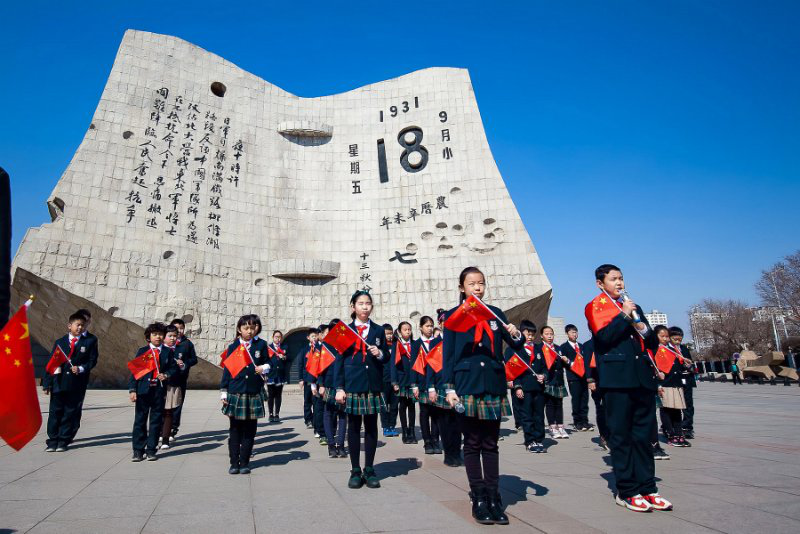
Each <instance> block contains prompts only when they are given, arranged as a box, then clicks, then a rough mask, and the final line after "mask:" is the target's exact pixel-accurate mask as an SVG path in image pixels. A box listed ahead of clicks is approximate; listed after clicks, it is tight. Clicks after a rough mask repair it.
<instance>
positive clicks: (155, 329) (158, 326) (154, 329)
mask: <svg viewBox="0 0 800 534" xmlns="http://www.w3.org/2000/svg"><path fill="white" fill-rule="evenodd" d="M151 334H161V335H162V336H164V335H166V334H167V326H166V325H165V324H164V323H151V324H149V325H147V328H145V329H144V339H145V341H147V342H149V341H150V335H151Z"/></svg>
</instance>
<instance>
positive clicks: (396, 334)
mask: <svg viewBox="0 0 800 534" xmlns="http://www.w3.org/2000/svg"><path fill="white" fill-rule="evenodd" d="M404 324H407V325H408V328H409V329H411V337H410V338H408V340H409V341H411V340H413V339H414V329H413V328H412V327H411V323H409V322H408V321H400V324H398V325H397V330H395V331H394V337H395V339H398V340H400V339H403V336H401V335H400V329H401V328H403V325H404Z"/></svg>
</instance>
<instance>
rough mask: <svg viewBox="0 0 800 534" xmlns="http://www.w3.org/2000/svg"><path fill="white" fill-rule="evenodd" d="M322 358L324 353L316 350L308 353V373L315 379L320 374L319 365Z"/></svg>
mask: <svg viewBox="0 0 800 534" xmlns="http://www.w3.org/2000/svg"><path fill="white" fill-rule="evenodd" d="M321 356H322V353H321V352H320V351H318V350H314V351H311V352H309V353H308V361H307V362H306V371H307V372H308V374H310V375H311V376H313V377H314V378H317V377H318V376H319V373H320V370H319V363H320V359H321Z"/></svg>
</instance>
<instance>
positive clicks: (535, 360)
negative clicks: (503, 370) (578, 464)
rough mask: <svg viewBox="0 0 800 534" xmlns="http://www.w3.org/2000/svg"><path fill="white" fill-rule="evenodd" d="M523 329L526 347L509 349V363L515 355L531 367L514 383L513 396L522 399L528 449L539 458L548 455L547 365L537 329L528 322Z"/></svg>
mask: <svg viewBox="0 0 800 534" xmlns="http://www.w3.org/2000/svg"><path fill="white" fill-rule="evenodd" d="M520 328H521V329H522V335H523V336H525V345H524V346H523V347H522V348H521V349H517V350H514V349H512V348H509V349H508V351H506V355H507V358H506V359H509V358H511V357H512V356H513V354H515V353H516V354H517V356H519V357H520V358H522V360H523V361H524V362H525V363H527V364H528V367H530V369H525V371H523V372H522V374H521V375H519V376H518V377H517V378H516V379H515V380H514V382H513V386H514V396H515V397H516V398H517V399H519V410H520V421H521V423H522V431H523V432H524V435H525V448H526V449H527V450H528V451H529V452H533V453H537V454H540V453H544V452H547V448H546V447H545V446H544V404H545V394H544V388H545V386H544V382H545V378H546V377H547V365H546V364H545V363H544V357H543V356H542V351H541V347H537V345H536V343H535V339H536V325H535V324H533V322H532V321H528V320H527V319H526V320H523V321H522V322H521V323H520Z"/></svg>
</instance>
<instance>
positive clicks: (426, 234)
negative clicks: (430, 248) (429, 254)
mask: <svg viewBox="0 0 800 534" xmlns="http://www.w3.org/2000/svg"><path fill="white" fill-rule="evenodd" d="M420 237H421V238H422V239H424V240H426V241H427V240H428V239H430V238H432V237H433V232H422V233H421V234H420Z"/></svg>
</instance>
